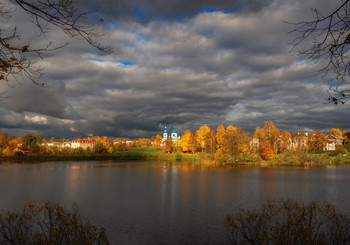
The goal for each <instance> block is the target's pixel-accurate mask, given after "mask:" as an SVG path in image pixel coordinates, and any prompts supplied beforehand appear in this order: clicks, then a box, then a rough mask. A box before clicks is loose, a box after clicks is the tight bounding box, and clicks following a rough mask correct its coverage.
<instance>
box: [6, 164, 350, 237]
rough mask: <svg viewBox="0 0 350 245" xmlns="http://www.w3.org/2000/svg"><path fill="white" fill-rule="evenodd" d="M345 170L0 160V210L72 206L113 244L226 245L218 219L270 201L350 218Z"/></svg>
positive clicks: (348, 171)
mask: <svg viewBox="0 0 350 245" xmlns="http://www.w3.org/2000/svg"><path fill="white" fill-rule="evenodd" d="M349 186H350V167H333V166H332V167H313V168H296V167H294V168H287V167H257V166H255V167H226V168H224V167H213V166H205V165H198V164H193V163H180V162H178V163H176V162H162V161H157V162H110V161H105V162H93V161H91V162H55V163H35V164H8V165H5V164H2V165H0V200H1V202H0V208H1V209H12V208H22V207H23V205H24V204H25V203H27V202H28V201H53V202H59V203H61V204H64V205H66V206H71V204H72V203H77V204H78V205H79V207H80V208H81V210H82V212H83V213H84V214H85V215H86V216H88V217H89V218H90V219H91V220H93V221H94V223H96V224H98V225H100V226H103V227H105V228H106V230H107V233H108V235H109V237H110V240H111V244H224V243H226V240H225V233H224V226H223V224H224V219H225V216H226V215H228V214H232V213H233V212H235V211H237V210H238V208H255V207H260V206H261V205H262V204H263V203H264V202H265V201H266V200H268V199H281V198H290V199H293V200H298V201H303V202H308V201H327V202H329V203H331V204H334V205H335V206H336V207H337V208H338V210H339V211H340V212H342V213H344V214H346V215H348V216H350V195H349Z"/></svg>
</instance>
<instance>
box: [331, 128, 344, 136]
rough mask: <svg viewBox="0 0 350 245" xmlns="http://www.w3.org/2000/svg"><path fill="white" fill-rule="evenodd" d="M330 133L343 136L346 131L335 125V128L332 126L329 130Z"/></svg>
mask: <svg viewBox="0 0 350 245" xmlns="http://www.w3.org/2000/svg"><path fill="white" fill-rule="evenodd" d="M328 134H333V135H337V136H341V137H343V135H344V132H343V130H341V128H340V127H335V128H331V129H330V130H329V131H328Z"/></svg>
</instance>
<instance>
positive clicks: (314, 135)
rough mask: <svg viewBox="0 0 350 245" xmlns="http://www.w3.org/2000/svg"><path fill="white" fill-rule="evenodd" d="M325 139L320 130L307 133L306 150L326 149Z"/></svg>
mask: <svg viewBox="0 0 350 245" xmlns="http://www.w3.org/2000/svg"><path fill="white" fill-rule="evenodd" d="M326 144H327V137H326V135H325V134H324V133H322V131H321V130H315V131H313V132H310V133H309V137H308V142H307V145H308V148H309V150H322V149H324V148H325V147H326Z"/></svg>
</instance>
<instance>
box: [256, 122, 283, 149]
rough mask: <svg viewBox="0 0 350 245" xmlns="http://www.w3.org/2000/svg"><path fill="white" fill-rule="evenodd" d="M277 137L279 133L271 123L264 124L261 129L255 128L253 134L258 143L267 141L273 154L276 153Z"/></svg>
mask: <svg viewBox="0 0 350 245" xmlns="http://www.w3.org/2000/svg"><path fill="white" fill-rule="evenodd" d="M279 136H280V131H279V130H278V129H277V128H276V126H275V125H274V124H273V122H272V121H267V122H265V123H264V127H263V128H259V127H257V128H256V129H255V132H254V137H255V138H258V139H259V141H260V142H265V141H269V142H270V145H271V146H272V147H273V150H274V152H276V151H277V147H276V143H277V140H278V137H279Z"/></svg>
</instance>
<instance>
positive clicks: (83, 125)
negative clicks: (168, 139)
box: [0, 0, 350, 138]
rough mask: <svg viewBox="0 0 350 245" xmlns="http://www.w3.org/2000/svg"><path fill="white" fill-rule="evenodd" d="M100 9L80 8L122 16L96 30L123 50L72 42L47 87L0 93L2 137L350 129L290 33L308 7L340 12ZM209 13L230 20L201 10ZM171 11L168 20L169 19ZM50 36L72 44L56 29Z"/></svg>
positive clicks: (234, 7)
mask: <svg viewBox="0 0 350 245" xmlns="http://www.w3.org/2000/svg"><path fill="white" fill-rule="evenodd" d="M131 2H132V3H133V4H134V3H137V4H138V5H137V6H139V7H140V8H141V9H142V10H143V11H145V12H146V17H145V20H146V21H144V22H142V21H141V22H142V23H140V20H133V19H132V18H131V19H130V18H128V16H127V15H128V14H129V12H128V11H132V9H133V6H132V5H131ZM247 2H248V3H247ZM98 4H99V6H97V2H96V1H84V5H85V6H86V7H88V8H90V9H99V10H100V11H101V13H102V14H106V15H109V16H110V18H116V19H117V21H116V22H110V23H108V25H107V26H105V27H103V26H102V27H100V28H106V29H104V31H105V32H107V35H106V36H105V37H103V38H102V39H101V42H102V43H106V44H109V45H111V46H112V47H113V49H114V50H115V52H114V53H112V54H101V53H99V52H97V51H96V50H94V49H92V48H91V47H89V46H88V45H86V44H82V42H81V41H76V40H69V42H70V45H69V46H67V47H66V48H64V49H61V50H59V51H57V52H54V53H49V54H46V55H45V59H44V60H42V61H41V60H38V65H40V66H42V67H43V69H44V71H45V73H46V75H45V76H44V78H43V79H42V81H43V82H44V83H45V84H47V85H48V86H49V87H47V88H40V87H37V86H34V85H33V84H31V83H30V82H28V81H23V83H22V85H18V84H16V86H15V87H14V88H13V89H9V88H7V87H6V86H4V85H2V87H1V88H2V89H7V92H6V97H7V98H6V99H4V100H2V101H1V102H0V103H1V104H0V112H1V114H2V117H1V118H0V129H1V130H4V131H8V132H9V133H13V134H17V133H20V132H36V131H42V132H43V134H44V136H45V137H52V136H55V137H71V138H72V137H76V136H86V135H89V134H94V135H107V136H116V137H117V136H123V137H141V136H145V137H149V136H151V135H154V134H157V133H159V134H160V133H161V132H162V129H161V128H160V127H159V125H161V124H168V125H170V126H173V127H175V128H177V129H178V130H179V131H180V132H181V130H185V129H192V130H196V129H198V127H199V126H200V125H202V124H208V125H210V126H211V127H216V126H217V125H218V124H220V123H223V124H225V125H228V124H234V125H238V126H241V127H243V128H245V129H247V130H250V131H253V130H254V129H255V127H256V126H262V125H263V122H264V121H267V120H273V121H274V122H275V123H276V125H277V126H278V127H279V128H281V129H288V130H295V129H298V128H309V129H323V130H327V129H328V128H330V127H333V126H338V125H339V126H341V127H343V128H344V129H349V126H348V125H347V124H346V121H347V119H349V117H350V112H349V111H348V110H347V105H345V106H338V107H335V106H333V105H331V104H326V103H325V98H326V96H327V95H326V92H325V90H326V88H327V86H326V85H325V82H324V80H323V79H324V78H320V77H318V76H316V74H317V70H318V67H319V66H318V65H317V64H312V63H306V62H304V61H302V60H298V59H297V57H296V54H295V52H294V53H293V52H290V48H291V47H290V46H289V45H288V42H290V40H292V39H293V34H288V33H287V32H288V29H289V28H291V27H290V25H288V24H286V23H284V21H286V20H287V21H293V20H300V19H305V18H309V14H310V12H311V11H310V7H312V6H313V7H315V6H317V7H319V8H321V9H325V10H327V9H330V8H331V6H334V5H336V3H329V1H316V0H315V1H314V0H309V1H288V0H284V1H215V3H213V2H212V1H136V2H135V1H125V2H123V1H118V2H117V3H114V4H112V1H107V0H105V1H99V2H98ZM208 8H215V9H219V10H225V11H218V12H215V11H214V12H210V11H209V12H208V11H203V10H205V9H208ZM122 10H124V11H122ZM125 10H127V11H125ZM165 13H166V15H167V16H168V15H169V16H170V18H169V19H165V18H163V16H166V15H165ZM181 14H183V15H185V18H180V17H181ZM129 17H130V16H129ZM160 17H162V18H160ZM109 20H111V19H109ZM102 30H103V29H102ZM28 34H29V33H28ZM46 38H47V40H55V42H57V43H63V42H65V40H66V37H65V36H64V35H63V34H62V33H61V32H59V31H54V32H51V33H49V34H48V35H47V36H46Z"/></svg>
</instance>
